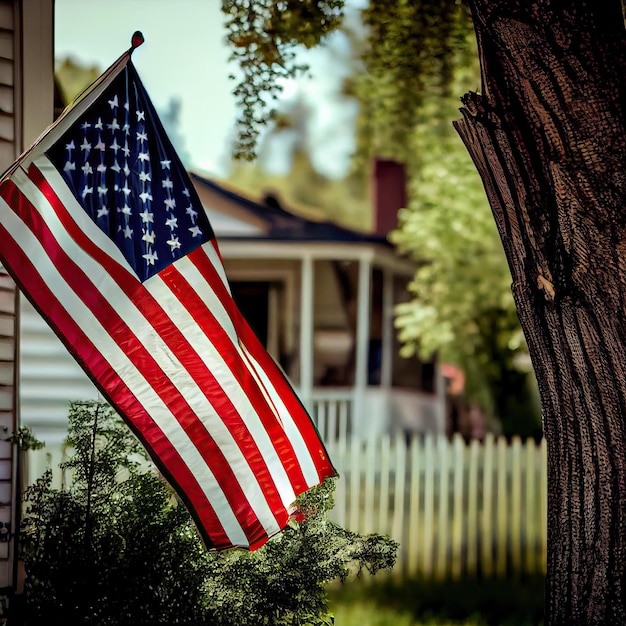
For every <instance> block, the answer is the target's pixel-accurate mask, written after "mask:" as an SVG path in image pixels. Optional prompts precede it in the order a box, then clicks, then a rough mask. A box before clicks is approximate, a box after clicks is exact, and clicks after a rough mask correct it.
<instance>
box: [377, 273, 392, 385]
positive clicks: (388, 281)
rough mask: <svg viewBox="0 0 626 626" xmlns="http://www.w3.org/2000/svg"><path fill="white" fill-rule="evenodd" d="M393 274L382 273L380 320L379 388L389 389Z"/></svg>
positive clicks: (390, 377) (390, 382)
mask: <svg viewBox="0 0 626 626" xmlns="http://www.w3.org/2000/svg"><path fill="white" fill-rule="evenodd" d="M393 278H394V276H393V272H392V271H391V270H390V269H387V268H386V269H385V270H384V272H383V319H382V326H383V328H382V361H381V366H380V386H381V388H382V389H385V390H386V389H390V388H391V384H392V380H393V379H392V374H393V350H394V341H393V338H394V334H395V333H394V323H393V306H394V302H393V295H394V294H393Z"/></svg>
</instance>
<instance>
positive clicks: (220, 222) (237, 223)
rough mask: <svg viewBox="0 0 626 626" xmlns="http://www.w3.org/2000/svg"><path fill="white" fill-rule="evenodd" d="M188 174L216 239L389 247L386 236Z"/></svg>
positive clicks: (277, 200)
mask: <svg viewBox="0 0 626 626" xmlns="http://www.w3.org/2000/svg"><path fill="white" fill-rule="evenodd" d="M190 176H191V179H192V182H193V183H194V186H195V188H196V191H197V192H198V195H199V196H200V200H201V201H202V204H203V206H204V208H205V210H206V211H207V213H208V216H209V220H210V221H211V224H212V226H213V229H214V230H215V234H216V235H217V237H218V239H220V240H228V239H234V240H241V239H248V240H270V241H292V242H293V241H306V242H313V241H323V242H335V241H336V242H342V243H374V244H379V245H380V244H382V245H385V246H389V247H391V244H390V243H389V242H388V241H387V238H386V237H383V236H381V235H376V234H373V233H367V232H360V231H357V230H353V229H350V228H346V227H345V226H340V225H339V224H336V223H334V222H332V221H331V220H327V219H314V218H309V217H304V216H302V215H298V214H297V213H295V212H293V211H290V210H288V209H287V208H285V207H284V206H283V205H282V204H281V202H280V200H279V199H278V198H277V197H276V196H274V195H271V194H268V195H266V196H265V198H263V199H262V200H261V201H260V202H258V201H256V200H252V199H251V198H249V197H246V196H244V195H243V194H242V193H241V192H239V191H235V190H234V189H232V188H230V187H228V186H227V185H226V184H224V183H222V182H219V183H218V182H217V181H215V180H213V179H210V178H207V177H206V176H203V175H201V174H198V173H196V172H190Z"/></svg>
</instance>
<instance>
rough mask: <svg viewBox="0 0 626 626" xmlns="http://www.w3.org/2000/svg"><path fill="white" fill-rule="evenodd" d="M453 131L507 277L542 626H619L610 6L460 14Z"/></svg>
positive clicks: (625, 559)
mask: <svg viewBox="0 0 626 626" xmlns="http://www.w3.org/2000/svg"><path fill="white" fill-rule="evenodd" d="M470 4H471V8H472V14H473V20H474V27H475V30H476V34H477V39H478V47H479V53H480V58H481V70H482V88H481V92H482V94H481V95H477V94H474V93H469V94H467V95H466V96H465V97H464V98H463V104H464V108H463V109H462V113H463V119H462V120H460V121H459V122H457V123H456V127H457V130H458V131H459V134H460V135H461V138H462V139H463V141H464V143H465V145H466V146H467V148H468V150H469V152H470V154H471V156H472V158H473V160H474V162H475V164H476V166H477V168H478V171H479V173H480V175H481V177H482V179H483V182H484V185H485V189H486V192H487V196H488V199H489V202H490V204H491V207H492V210H493V213H494V216H495V219H496V222H497V225H498V229H499V231H500V235H501V237H502V242H503V246H504V249H505V252H506V255H507V258H508V261H509V265H510V269H511V273H512V277H513V285H512V289H513V293H514V296H515V301H516V305H517V311H518V315H519V317H520V321H521V324H522V328H523V330H524V333H525V336H526V339H527V341H528V344H529V349H530V356H531V359H532V362H533V366H534V369H535V373H536V376H537V380H538V383H539V391H540V396H541V402H542V419H543V428H544V433H545V436H546V439H547V444H548V565H547V580H546V603H545V606H546V624H547V625H549V626H556V625H567V626H576V625H582V624H585V625H591V624H605V625H610V626H617V625H619V624H626V578H625V573H626V375H625V371H626V124H625V119H624V118H625V112H626V97H625V87H626V62H625V54H626V38H625V35H624V21H623V17H622V10H621V3H620V2H619V1H617V0H597V1H594V2H592V1H591V0H589V1H585V0H569V1H564V0H559V1H557V0H527V1H525V0H471V2H470Z"/></svg>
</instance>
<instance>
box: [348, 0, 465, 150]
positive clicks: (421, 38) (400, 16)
mask: <svg viewBox="0 0 626 626" xmlns="http://www.w3.org/2000/svg"><path fill="white" fill-rule="evenodd" d="M362 17H363V21H364V24H365V26H366V27H367V32H368V34H367V40H368V41H367V47H366V49H365V53H364V55H363V62H364V72H363V73H362V74H361V75H360V76H359V77H358V78H357V79H356V81H355V85H356V95H357V97H358V99H359V102H360V103H361V106H362V108H361V115H360V119H359V124H360V126H359V132H358V135H359V142H360V147H359V150H358V153H359V157H360V158H361V159H363V158H365V159H370V158H371V157H372V156H382V157H387V158H393V159H397V160H399V161H403V162H411V161H412V160H413V159H414V158H415V147H416V146H415V145H414V143H413V138H412V131H413V130H414V129H415V128H416V127H417V126H418V124H420V123H421V122H422V121H423V106H422V105H423V102H424V99H425V98H426V97H427V96H428V97H432V96H440V95H447V94H449V93H450V91H451V89H450V87H451V83H452V76H453V69H454V66H455V63H456V61H457V57H458V55H459V54H467V51H468V40H467V38H466V33H467V32H468V28H469V24H470V22H469V15H468V12H467V9H466V8H465V7H464V6H463V5H461V4H460V3H459V2H457V1H456V0H420V1H419V2H415V1H414V0H399V1H398V0H370V2H369V3H368V4H367V6H366V8H365V9H364V10H363V12H362ZM418 156H419V155H418Z"/></svg>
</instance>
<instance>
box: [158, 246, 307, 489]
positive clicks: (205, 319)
mask: <svg viewBox="0 0 626 626" xmlns="http://www.w3.org/2000/svg"><path fill="white" fill-rule="evenodd" d="M196 257H201V260H200V262H198V263H195V262H194V260H195V258H196ZM187 258H188V259H189V260H190V261H192V262H194V265H196V266H198V265H204V264H209V265H210V261H209V259H208V258H207V257H206V255H205V253H204V252H203V251H202V249H201V248H198V249H197V250H194V251H193V252H191V253H189V254H188V255H187ZM162 276H163V280H164V281H165V282H166V284H167V285H168V287H169V288H170V289H171V290H172V293H174V294H175V295H176V297H177V298H178V299H179V300H180V302H181V303H182V304H183V305H184V306H185V308H186V309H187V311H189V314H190V315H191V316H192V317H193V318H194V319H195V320H196V321H197V322H198V324H199V325H201V327H202V329H203V331H204V333H205V334H209V333H211V334H213V333H215V345H216V347H217V348H218V350H219V351H220V352H221V353H222V354H224V355H226V354H228V355H231V356H230V358H228V359H225V361H226V363H227V365H228V367H229V368H230V369H231V371H232V372H233V374H234V375H235V376H237V378H238V379H239V380H240V381H241V383H242V386H243V388H244V390H245V391H246V393H247V394H248V395H249V397H250V400H251V402H252V404H253V406H255V407H263V410H262V411H259V413H258V416H259V419H260V420H261V422H262V423H263V426H264V428H265V429H266V431H267V432H268V433H269V435H270V438H271V440H272V443H273V446H274V449H275V450H276V453H277V454H278V456H279V457H280V459H281V461H282V463H283V466H284V467H285V469H286V471H287V474H288V476H289V480H290V482H291V484H292V485H293V487H294V490H295V491H296V493H301V492H302V491H304V490H306V489H307V487H308V485H306V481H305V480H304V476H303V474H302V470H301V468H300V465H299V463H297V462H295V463H294V460H296V461H297V457H296V454H295V451H294V449H293V444H292V443H291V441H290V440H289V438H288V437H287V434H286V433H285V430H284V428H283V424H282V422H281V421H280V418H279V416H278V413H277V411H276V409H275V408H274V407H273V405H271V404H270V403H269V398H268V397H267V396H266V395H265V394H264V393H263V392H262V390H261V388H260V387H259V384H260V383H259V381H258V380H257V378H256V377H254V376H253V375H252V373H251V371H250V370H251V369H253V366H252V364H250V363H247V362H244V361H242V359H241V357H240V355H239V354H237V353H236V352H235V350H236V348H235V347H234V346H233V344H232V340H231V338H230V336H229V335H228V334H227V333H226V332H224V330H223V329H222V327H221V325H220V324H219V322H218V321H217V320H216V319H215V316H214V315H213V313H212V312H211V311H210V309H209V308H208V307H207V304H206V302H205V301H204V300H202V298H200V297H199V296H198V294H197V293H196V292H195V291H193V290H187V283H186V282H185V280H184V277H183V276H182V275H181V274H180V272H178V270H177V269H176V268H175V267H174V266H170V267H168V268H167V269H165V270H163V272H162ZM205 278H206V277H205ZM215 280H216V281H217V280H219V277H216V279H215ZM212 284H214V283H212ZM220 284H221V282H220ZM231 300H232V299H231Z"/></svg>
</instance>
